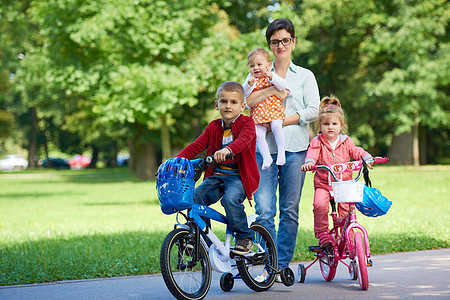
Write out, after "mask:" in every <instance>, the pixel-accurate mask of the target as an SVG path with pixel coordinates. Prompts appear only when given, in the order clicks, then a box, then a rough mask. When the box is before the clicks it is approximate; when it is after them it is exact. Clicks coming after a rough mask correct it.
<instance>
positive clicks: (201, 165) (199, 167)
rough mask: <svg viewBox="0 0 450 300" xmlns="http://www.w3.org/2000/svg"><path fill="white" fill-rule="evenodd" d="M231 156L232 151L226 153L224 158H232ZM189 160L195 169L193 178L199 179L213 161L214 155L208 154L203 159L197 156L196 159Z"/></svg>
mask: <svg viewBox="0 0 450 300" xmlns="http://www.w3.org/2000/svg"><path fill="white" fill-rule="evenodd" d="M233 156H234V154H233V153H228V154H227V155H226V156H225V158H226V159H233ZM191 162H192V164H193V165H194V169H195V174H194V180H195V181H197V180H199V179H200V177H201V175H202V173H203V172H204V171H206V169H208V168H209V167H211V166H212V165H213V164H214V163H215V161H214V155H208V156H207V157H205V158H204V159H201V158H197V159H194V160H191Z"/></svg>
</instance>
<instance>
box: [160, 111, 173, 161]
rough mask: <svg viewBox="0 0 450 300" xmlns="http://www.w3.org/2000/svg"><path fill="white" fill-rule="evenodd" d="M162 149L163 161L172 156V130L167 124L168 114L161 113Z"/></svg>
mask: <svg viewBox="0 0 450 300" xmlns="http://www.w3.org/2000/svg"><path fill="white" fill-rule="evenodd" d="M161 150H162V161H163V162H164V161H166V160H168V159H169V158H171V157H172V149H171V147H170V131H169V126H167V114H162V115H161Z"/></svg>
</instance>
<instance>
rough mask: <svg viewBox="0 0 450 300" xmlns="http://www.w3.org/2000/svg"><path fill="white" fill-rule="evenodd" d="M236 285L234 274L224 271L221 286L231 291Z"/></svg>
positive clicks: (223, 289) (226, 290)
mask: <svg viewBox="0 0 450 300" xmlns="http://www.w3.org/2000/svg"><path fill="white" fill-rule="evenodd" d="M233 285H234V278H233V274H231V273H223V274H222V276H220V288H221V289H222V291H224V292H229V291H231V289H232V288H233Z"/></svg>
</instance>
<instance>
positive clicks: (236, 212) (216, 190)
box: [194, 176, 253, 240]
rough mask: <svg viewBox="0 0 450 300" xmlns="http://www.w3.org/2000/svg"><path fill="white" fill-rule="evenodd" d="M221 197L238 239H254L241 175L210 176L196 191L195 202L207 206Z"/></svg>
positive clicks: (231, 227) (229, 221)
mask: <svg viewBox="0 0 450 300" xmlns="http://www.w3.org/2000/svg"><path fill="white" fill-rule="evenodd" d="M220 198H222V200H221V201H220V203H221V204H222V206H223V207H224V208H225V214H226V216H227V220H228V225H229V226H230V229H231V230H232V231H233V232H234V233H235V237H236V239H238V240H239V239H245V238H251V239H253V231H252V230H251V229H250V228H248V224H247V215H246V214H245V208H244V205H243V204H242V202H244V200H245V198H246V195H245V190H244V186H243V184H242V180H241V177H240V176H210V177H208V178H206V179H205V180H204V181H203V182H202V184H200V185H199V186H198V187H197V188H196V189H195V192H194V202H195V203H197V204H201V205H205V206H210V205H212V204H214V203H216V202H217V201H219V200H220ZM208 223H209V222H208ZM208 223H207V224H208Z"/></svg>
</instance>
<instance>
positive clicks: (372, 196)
mask: <svg viewBox="0 0 450 300" xmlns="http://www.w3.org/2000/svg"><path fill="white" fill-rule="evenodd" d="M355 205H356V208H358V210H359V211H360V212H361V213H362V214H363V215H365V216H368V217H380V216H382V215H385V214H386V213H387V212H388V210H389V208H391V205H392V201H389V200H388V199H387V198H386V197H384V196H383V195H381V192H380V190H379V189H377V188H371V187H367V186H364V196H363V202H356V203H355Z"/></svg>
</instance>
